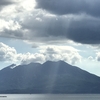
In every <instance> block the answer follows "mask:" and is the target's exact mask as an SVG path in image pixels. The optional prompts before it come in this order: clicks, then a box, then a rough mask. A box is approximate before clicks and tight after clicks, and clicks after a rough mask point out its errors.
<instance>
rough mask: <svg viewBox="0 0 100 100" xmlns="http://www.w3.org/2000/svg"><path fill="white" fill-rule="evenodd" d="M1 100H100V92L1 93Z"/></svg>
mask: <svg viewBox="0 0 100 100" xmlns="http://www.w3.org/2000/svg"><path fill="white" fill-rule="evenodd" d="M3 96H7V97H3ZM0 100H100V94H1V95H0Z"/></svg>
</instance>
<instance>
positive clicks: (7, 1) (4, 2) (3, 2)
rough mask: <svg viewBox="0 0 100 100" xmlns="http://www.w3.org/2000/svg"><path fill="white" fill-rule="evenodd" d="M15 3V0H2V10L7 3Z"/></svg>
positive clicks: (0, 2) (0, 1)
mask: <svg viewBox="0 0 100 100" xmlns="http://www.w3.org/2000/svg"><path fill="white" fill-rule="evenodd" d="M13 3H15V2H14V1H13V0H0V10H1V9H2V8H3V7H4V6H7V5H10V4H13Z"/></svg>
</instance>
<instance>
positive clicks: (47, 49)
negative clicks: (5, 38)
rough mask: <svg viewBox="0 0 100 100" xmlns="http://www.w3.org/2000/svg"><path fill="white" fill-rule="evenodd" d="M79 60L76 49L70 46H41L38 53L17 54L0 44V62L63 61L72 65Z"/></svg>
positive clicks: (13, 49) (10, 48) (12, 49)
mask: <svg viewBox="0 0 100 100" xmlns="http://www.w3.org/2000/svg"><path fill="white" fill-rule="evenodd" d="M81 58H82V57H81V56H80V55H79V53H78V51H77V49H75V48H73V47H70V46H41V47H39V51H38V53H29V52H27V53H17V51H16V50H15V48H13V47H9V46H8V45H6V44H3V43H1V42H0V62H10V63H17V64H18V63H20V64H29V63H31V62H38V63H43V62H45V61H48V60H51V61H58V60H63V61H66V62H68V63H70V64H73V65H74V64H76V63H77V62H80V61H81Z"/></svg>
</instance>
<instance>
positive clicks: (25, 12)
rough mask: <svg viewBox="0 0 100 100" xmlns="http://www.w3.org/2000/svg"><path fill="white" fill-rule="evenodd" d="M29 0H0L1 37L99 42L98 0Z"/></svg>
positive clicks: (83, 42) (45, 40) (44, 40)
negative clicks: (0, 7) (16, 0)
mask: <svg viewBox="0 0 100 100" xmlns="http://www.w3.org/2000/svg"><path fill="white" fill-rule="evenodd" d="M33 1H34V0H29V2H27V0H25V1H23V0H19V1H18V2H16V3H14V4H13V5H10V4H12V3H13V2H14V0H8V1H7V0H4V1H3V0H2V1H0V2H1V5H2V7H3V8H4V9H2V10H1V12H0V13H1V15H0V17H1V18H0V22H1V23H2V25H0V36H1V37H6V38H17V39H22V40H28V41H29V42H37V43H57V42H58V41H59V43H60V42H61V43H62V42H67V41H68V40H72V41H74V42H77V43H82V44H99V43H100V28H99V27H100V17H99V16H100V14H99V8H100V7H99V4H100V1H98V0H96V1H94V0H88V1H87V0H77V1H74V0H59V1H58V0H55V1H54V0H50V1H47V0H36V1H34V2H33ZM26 4H28V5H26ZM3 5H5V6H3ZM7 5H9V7H8V6H7ZM35 5H36V7H35ZM12 8H13V9H12ZM9 15H11V16H10V17H9Z"/></svg>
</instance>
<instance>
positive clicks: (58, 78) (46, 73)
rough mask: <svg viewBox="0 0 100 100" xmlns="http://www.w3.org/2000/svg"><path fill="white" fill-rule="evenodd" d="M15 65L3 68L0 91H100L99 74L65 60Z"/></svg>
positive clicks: (0, 72) (0, 76)
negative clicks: (91, 72)
mask: <svg viewBox="0 0 100 100" xmlns="http://www.w3.org/2000/svg"><path fill="white" fill-rule="evenodd" d="M12 66H13V65H11V66H8V67H6V68H4V69H3V70H1V71H0V93H100V77H98V76H96V75H93V74H90V73H88V72H86V71H84V70H82V69H80V68H78V67H75V66H71V65H69V64H67V63H65V62H63V61H58V62H52V61H47V62H45V63H44V64H39V63H31V64H28V65H19V66H17V67H15V68H11V67H12ZM14 66H15V65H14Z"/></svg>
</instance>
